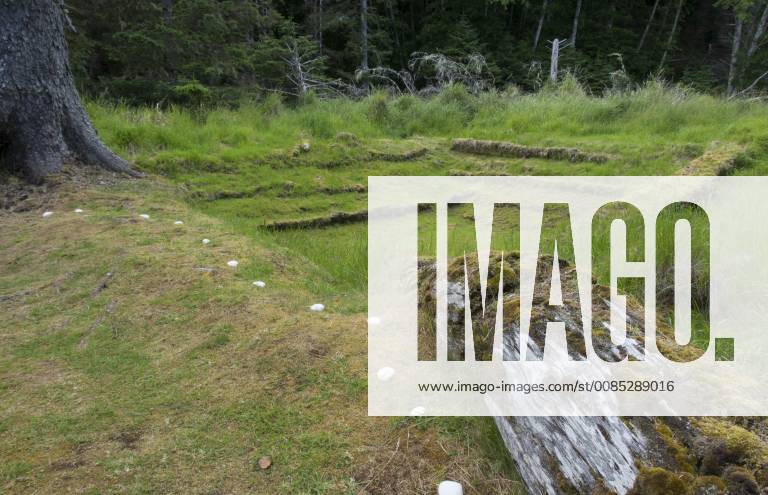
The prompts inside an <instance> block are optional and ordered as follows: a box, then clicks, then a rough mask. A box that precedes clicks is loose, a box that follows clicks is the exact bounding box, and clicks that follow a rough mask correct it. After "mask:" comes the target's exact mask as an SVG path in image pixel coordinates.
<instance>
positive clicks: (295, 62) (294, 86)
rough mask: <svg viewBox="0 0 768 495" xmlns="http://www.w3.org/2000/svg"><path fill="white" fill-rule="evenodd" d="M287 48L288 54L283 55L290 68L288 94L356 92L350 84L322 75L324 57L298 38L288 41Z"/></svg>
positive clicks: (328, 94) (300, 95) (299, 95)
mask: <svg viewBox="0 0 768 495" xmlns="http://www.w3.org/2000/svg"><path fill="white" fill-rule="evenodd" d="M285 49H286V56H284V57H283V62H285V65H286V67H287V69H288V71H287V74H286V79H287V80H288V85H289V89H288V91H286V93H287V94H289V95H291V96H296V97H299V98H301V97H304V96H307V95H308V94H309V93H314V94H316V95H317V96H320V97H327V96H330V97H333V96H344V95H345V94H352V93H353V92H354V91H352V89H353V88H352V87H351V86H350V85H348V84H344V83H343V82H341V81H339V80H327V79H325V78H323V77H322V76H321V75H320V73H321V72H322V71H321V66H322V62H323V57H322V56H320V55H319V54H317V52H316V51H315V50H312V49H309V50H308V49H306V47H302V46H301V45H300V44H299V43H298V42H297V41H296V40H292V41H290V42H287V43H286V44H285Z"/></svg>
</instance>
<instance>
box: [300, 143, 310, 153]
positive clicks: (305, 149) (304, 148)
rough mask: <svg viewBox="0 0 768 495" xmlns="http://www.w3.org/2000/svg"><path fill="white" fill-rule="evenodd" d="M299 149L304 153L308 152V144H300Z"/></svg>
mask: <svg viewBox="0 0 768 495" xmlns="http://www.w3.org/2000/svg"><path fill="white" fill-rule="evenodd" d="M301 149H302V151H304V152H307V151H309V143H301Z"/></svg>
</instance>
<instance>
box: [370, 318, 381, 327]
mask: <svg viewBox="0 0 768 495" xmlns="http://www.w3.org/2000/svg"><path fill="white" fill-rule="evenodd" d="M368 324H369V325H381V318H379V317H378V316H371V317H370V318H368Z"/></svg>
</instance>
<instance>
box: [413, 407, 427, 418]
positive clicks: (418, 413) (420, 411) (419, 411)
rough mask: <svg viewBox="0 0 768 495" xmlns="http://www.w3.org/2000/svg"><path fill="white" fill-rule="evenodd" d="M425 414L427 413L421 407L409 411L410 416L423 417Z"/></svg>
mask: <svg viewBox="0 0 768 495" xmlns="http://www.w3.org/2000/svg"><path fill="white" fill-rule="evenodd" d="M425 412H427V410H426V409H424V407H422V406H418V407H414V408H413V409H411V416H424V413H425Z"/></svg>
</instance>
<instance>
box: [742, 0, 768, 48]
mask: <svg viewBox="0 0 768 495" xmlns="http://www.w3.org/2000/svg"><path fill="white" fill-rule="evenodd" d="M767 25H768V3H766V4H765V8H764V9H763V15H762V16H760V20H759V21H758V22H757V27H756V28H755V34H754V35H753V36H752V43H750V44H749V49H748V50H747V61H749V60H750V59H751V58H752V55H754V54H755V52H756V51H757V47H758V46H759V43H760V38H762V37H763V35H764V34H765V28H766V26H767Z"/></svg>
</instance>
